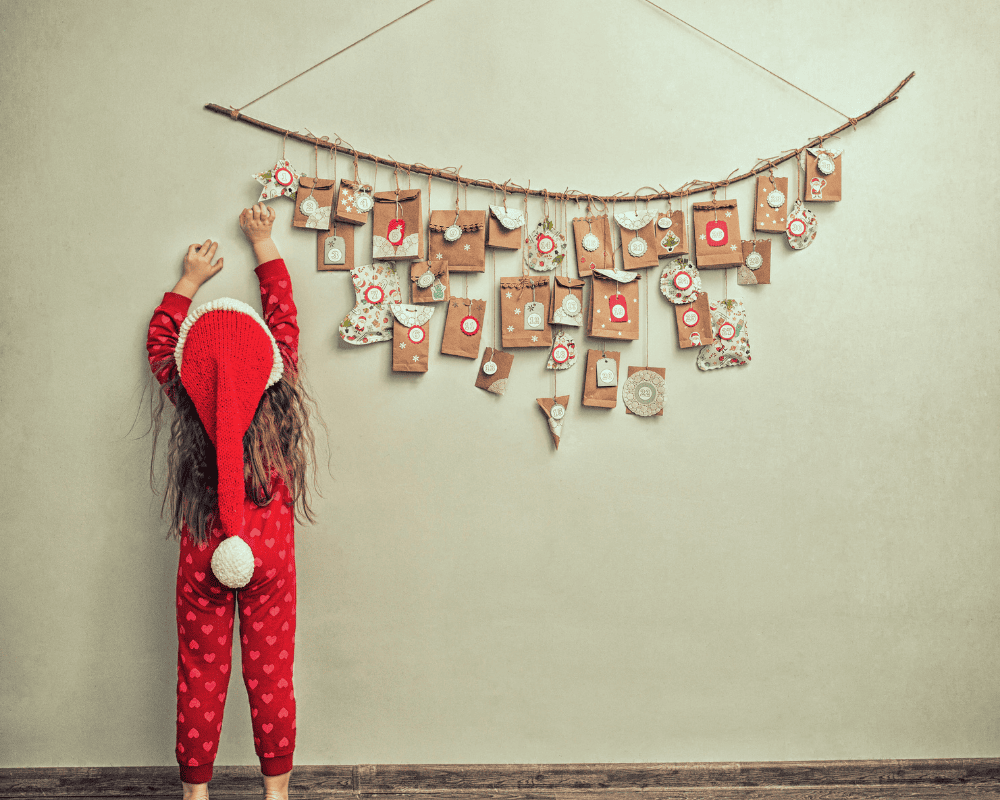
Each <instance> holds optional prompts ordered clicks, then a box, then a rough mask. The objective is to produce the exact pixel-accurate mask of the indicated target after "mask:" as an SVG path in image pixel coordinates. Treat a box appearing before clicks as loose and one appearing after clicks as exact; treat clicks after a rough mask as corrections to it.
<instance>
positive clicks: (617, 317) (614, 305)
mask: <svg viewBox="0 0 1000 800" xmlns="http://www.w3.org/2000/svg"><path fill="white" fill-rule="evenodd" d="M608 306H609V307H610V309H611V319H612V320H614V321H615V322H628V301H627V300H626V299H625V295H623V294H613V295H611V297H609V298H608Z"/></svg>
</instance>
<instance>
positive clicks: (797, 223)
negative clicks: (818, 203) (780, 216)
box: [788, 217, 806, 236]
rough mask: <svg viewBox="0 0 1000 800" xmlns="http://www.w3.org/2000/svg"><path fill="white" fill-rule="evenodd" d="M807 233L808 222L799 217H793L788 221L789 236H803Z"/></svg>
mask: <svg viewBox="0 0 1000 800" xmlns="http://www.w3.org/2000/svg"><path fill="white" fill-rule="evenodd" d="M805 232H806V221H805V220H804V219H800V218H799V217H792V218H791V219H790V220H788V235H789V236H801V235H802V234H804V233H805Z"/></svg>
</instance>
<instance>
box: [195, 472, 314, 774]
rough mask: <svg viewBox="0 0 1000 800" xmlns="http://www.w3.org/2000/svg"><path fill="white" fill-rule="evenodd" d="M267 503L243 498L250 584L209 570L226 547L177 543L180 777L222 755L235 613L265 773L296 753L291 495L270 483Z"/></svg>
mask: <svg viewBox="0 0 1000 800" xmlns="http://www.w3.org/2000/svg"><path fill="white" fill-rule="evenodd" d="M276 486H277V488H276V490H275V491H274V494H273V499H272V501H271V503H270V504H269V505H268V506H266V507H265V508H258V507H257V506H256V505H255V504H254V503H252V502H250V501H247V502H246V504H245V506H244V518H245V521H246V524H245V527H244V529H243V531H244V532H243V538H244V540H245V541H246V542H247V543H248V544H249V545H250V549H251V550H252V551H253V554H254V573H253V577H252V578H251V579H250V583H248V584H247V585H246V586H244V587H243V588H242V589H239V590H233V589H228V588H227V587H225V586H223V585H222V584H221V583H219V581H218V580H217V579H216V577H215V575H214V574H213V573H212V566H211V561H212V554H213V553H214V552H215V548H216V547H217V546H218V545H219V543H220V542H221V541H222V537H221V533H219V532H218V531H213V532H212V536H211V538H210V539H209V541H208V542H207V543H204V544H195V543H194V541H193V540H192V539H191V537H190V536H187V535H184V536H183V537H182V538H181V552H180V568H179V569H178V571H177V642H178V653H177V750H176V752H177V761H178V763H179V764H180V769H181V780H183V781H186V782H187V783H206V782H208V781H209V780H210V779H211V777H212V766H213V764H214V763H215V756H216V753H217V752H218V749H219V734H220V732H221V731H222V712H223V709H224V708H225V703H226V693H227V690H228V687H229V675H230V672H231V671H232V669H231V666H232V664H231V662H232V650H233V642H232V639H231V637H232V636H233V632H234V618H236V617H239V628H238V629H239V637H240V644H241V652H242V661H243V683H244V684H245V685H246V689H247V695H248V696H249V697H250V714H251V717H252V721H253V741H254V747H255V749H256V751H257V755H258V757H259V758H260V766H261V771H262V772H263V773H264V774H265V775H282V774H284V773H285V772H288V771H289V770H290V769H291V768H292V752H293V751H294V749H295V692H294V690H293V688H292V662H293V660H294V657H295V533H294V525H293V514H292V508H291V506H290V496H289V493H288V490H287V488H286V487H285V486H284V484H283V483H282V482H281V481H280V479H277V480H276Z"/></svg>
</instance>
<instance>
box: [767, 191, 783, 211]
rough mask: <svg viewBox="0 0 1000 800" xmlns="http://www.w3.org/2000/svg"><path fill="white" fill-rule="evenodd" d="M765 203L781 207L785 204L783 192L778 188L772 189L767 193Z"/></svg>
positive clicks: (773, 206) (772, 206)
mask: <svg viewBox="0 0 1000 800" xmlns="http://www.w3.org/2000/svg"><path fill="white" fill-rule="evenodd" d="M767 204H768V205H769V206H771V208H781V207H782V206H783V205H784V204H785V193H784V192H782V191H779V190H778V189H772V190H771V191H770V192H768V194H767Z"/></svg>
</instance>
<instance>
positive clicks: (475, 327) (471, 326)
mask: <svg viewBox="0 0 1000 800" xmlns="http://www.w3.org/2000/svg"><path fill="white" fill-rule="evenodd" d="M459 327H460V328H461V329H462V333H464V334H465V335H466V336H475V335H476V334H477V333H479V320H478V319H476V318H475V317H473V316H468V317H462V321H461V322H459Z"/></svg>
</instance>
